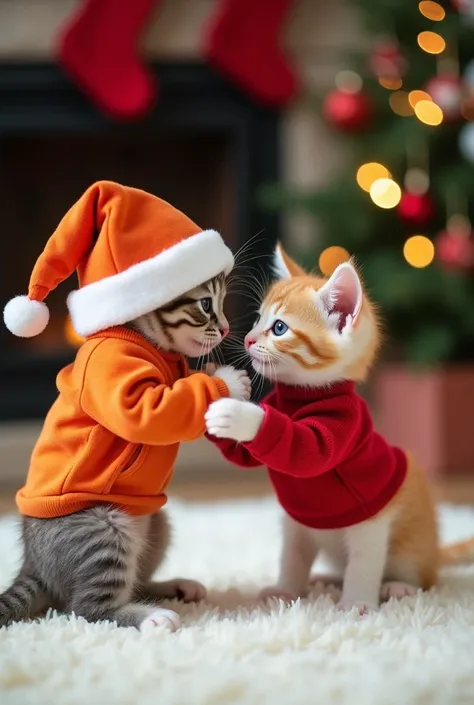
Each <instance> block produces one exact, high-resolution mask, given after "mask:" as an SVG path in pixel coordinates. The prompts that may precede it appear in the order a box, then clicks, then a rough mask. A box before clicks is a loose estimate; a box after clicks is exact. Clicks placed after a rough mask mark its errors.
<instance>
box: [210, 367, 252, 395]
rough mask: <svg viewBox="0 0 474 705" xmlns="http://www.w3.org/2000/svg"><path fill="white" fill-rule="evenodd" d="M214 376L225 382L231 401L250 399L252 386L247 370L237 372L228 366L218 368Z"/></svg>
mask: <svg viewBox="0 0 474 705" xmlns="http://www.w3.org/2000/svg"><path fill="white" fill-rule="evenodd" d="M212 376H213V377H219V378H220V379H221V380H222V381H223V382H225V384H226V386H227V389H228V390H229V396H230V397H231V399H240V400H241V401H248V400H249V399H250V395H251V393H252V384H251V382H250V378H249V376H248V373H247V370H236V369H235V368H234V367H231V366H230V365H226V366H225V367H218V368H217V369H216V370H215V372H214V374H213V375H212Z"/></svg>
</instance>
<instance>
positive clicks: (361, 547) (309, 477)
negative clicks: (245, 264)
mask: <svg viewBox="0 0 474 705" xmlns="http://www.w3.org/2000/svg"><path fill="white" fill-rule="evenodd" d="M275 268H276V270H277V272H278V275H279V277H280V281H279V282H277V283H276V284H274V286H273V287H272V288H271V289H270V291H269V292H268V294H267V296H266V298H265V300H264V301H263V302H262V305H261V307H260V315H259V319H258V320H257V322H256V323H255V326H254V328H253V330H251V331H250V332H249V333H248V335H247V336H246V339H245V345H246V348H247V349H248V351H249V354H250V356H251V358H252V364H253V367H254V369H255V370H256V371H257V372H259V373H261V374H262V375H264V376H265V377H267V378H269V379H271V380H272V381H274V382H275V389H274V390H273V391H272V392H271V394H270V395H268V397H267V398H266V399H264V400H263V402H262V403H261V404H259V405H256V404H252V403H250V402H241V401H236V400H232V399H223V400H219V401H217V402H215V403H214V404H212V405H211V407H210V408H209V410H208V412H207V416H206V422H207V429H208V433H209V435H210V436H211V438H212V440H213V441H214V442H215V443H216V445H218V446H219V447H220V449H221V451H222V452H223V454H224V456H225V457H226V458H228V459H229V460H231V461H232V462H234V463H236V464H237V465H241V466H243V467H257V466H260V465H266V466H267V468H268V472H269V476H270V479H271V481H272V483H273V485H274V487H275V491H276V494H277V496H278V499H279V501H280V503H281V504H282V506H283V508H284V509H285V511H286V517H285V524H284V541H283V551H282V556H281V565H280V575H279V579H278V583H277V585H276V586H274V587H272V588H269V589H267V590H265V591H264V593H263V595H265V596H279V597H284V598H285V599H295V598H297V597H299V596H303V595H305V594H306V593H307V590H308V587H309V584H310V571H311V567H312V564H313V562H314V560H315V558H316V556H317V555H318V553H319V552H321V551H322V552H324V553H326V554H327V555H328V556H329V558H330V559H331V561H332V563H333V565H334V567H335V569H336V570H337V571H338V572H339V574H340V575H341V577H342V578H343V581H342V596H341V600H340V603H339V605H340V607H341V608H343V609H352V608H353V607H356V608H357V609H358V610H359V612H360V613H363V612H365V611H367V610H368V609H372V608H375V607H377V606H378V604H379V600H380V597H382V598H383V599H388V598H390V597H401V596H404V595H410V594H413V593H415V592H416V590H417V589H418V588H423V589H428V588H430V587H431V586H432V585H434V584H435V582H436V578H437V571H438V566H439V564H440V561H443V562H450V561H451V562H453V561H456V562H462V560H463V559H464V558H466V557H467V556H468V554H469V552H471V553H472V552H473V551H472V547H473V544H472V542H467V544H466V545H464V546H463V547H460V548H458V550H457V552H456V549H455V548H452V549H451V554H448V552H446V553H445V554H444V557H442V556H441V554H440V551H439V547H438V535H437V525H436V518H435V508H434V504H433V501H432V499H431V496H430V492H429V488H428V483H427V481H426V479H425V475H424V473H423V471H422V469H421V468H420V467H419V466H418V464H417V463H416V461H415V460H414V459H413V458H412V457H411V456H410V455H409V454H406V453H405V452H404V451H402V450H401V449H399V448H394V447H392V446H390V445H389V444H388V443H387V442H386V441H385V440H384V439H383V438H382V437H381V436H380V435H379V434H378V433H377V432H376V431H375V429H374V428H373V424H372V420H371V417H370V413H369V410H368V407H367V405H366V403H365V401H364V400H363V399H361V397H359V396H358V395H357V393H356V391H355V383H356V382H359V381H362V380H364V379H365V377H366V375H367V373H368V371H369V370H370V368H371V366H372V364H373V362H374V358H375V354H376V352H377V349H378V347H379V342H380V335H379V328H378V323H377V316H376V314H375V311H374V308H373V306H372V304H371V303H370V301H369V299H368V298H367V296H366V294H365V293H364V291H363V287H362V284H361V281H360V278H359V276H358V274H357V271H356V269H355V268H354V266H353V265H352V264H351V263H344V264H342V265H340V266H339V267H338V268H337V269H336V270H335V272H334V274H333V275H332V276H331V277H330V279H329V280H326V279H324V278H320V277H314V276H310V275H308V274H306V273H305V272H304V271H303V270H302V269H301V268H300V267H298V265H296V264H295V263H294V262H293V261H292V260H291V259H290V258H289V257H288V256H287V255H286V254H285V253H284V251H283V250H282V248H281V247H278V248H277V251H276V255H275Z"/></svg>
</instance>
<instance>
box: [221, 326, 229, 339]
mask: <svg viewBox="0 0 474 705" xmlns="http://www.w3.org/2000/svg"><path fill="white" fill-rule="evenodd" d="M229 332H230V328H229V327H227V328H221V335H222V337H223V338H225V337H226V336H228V335H229Z"/></svg>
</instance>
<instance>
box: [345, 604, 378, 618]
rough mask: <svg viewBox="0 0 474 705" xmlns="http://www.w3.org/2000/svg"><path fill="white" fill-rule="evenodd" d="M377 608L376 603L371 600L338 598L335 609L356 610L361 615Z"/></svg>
mask: <svg viewBox="0 0 474 705" xmlns="http://www.w3.org/2000/svg"><path fill="white" fill-rule="evenodd" d="M377 608H378V605H376V604H374V603H371V602H362V601H359V600H357V601H354V600H340V601H339V602H338V603H337V609H338V610H341V611H342V612H352V610H356V611H357V612H358V613H359V615H360V616H361V617H362V616H363V615H364V614H368V613H369V612H373V611H374V610H376V609H377Z"/></svg>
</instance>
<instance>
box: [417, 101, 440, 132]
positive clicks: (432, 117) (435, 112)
mask: <svg viewBox="0 0 474 705" xmlns="http://www.w3.org/2000/svg"><path fill="white" fill-rule="evenodd" d="M415 115H416V117H417V118H418V120H419V121H420V122H422V123H424V124H425V125H433V126H436V125H441V123H442V122H443V111H442V110H441V108H440V107H439V105H436V103H433V101H431V100H420V101H419V102H418V103H417V104H416V105H415Z"/></svg>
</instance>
